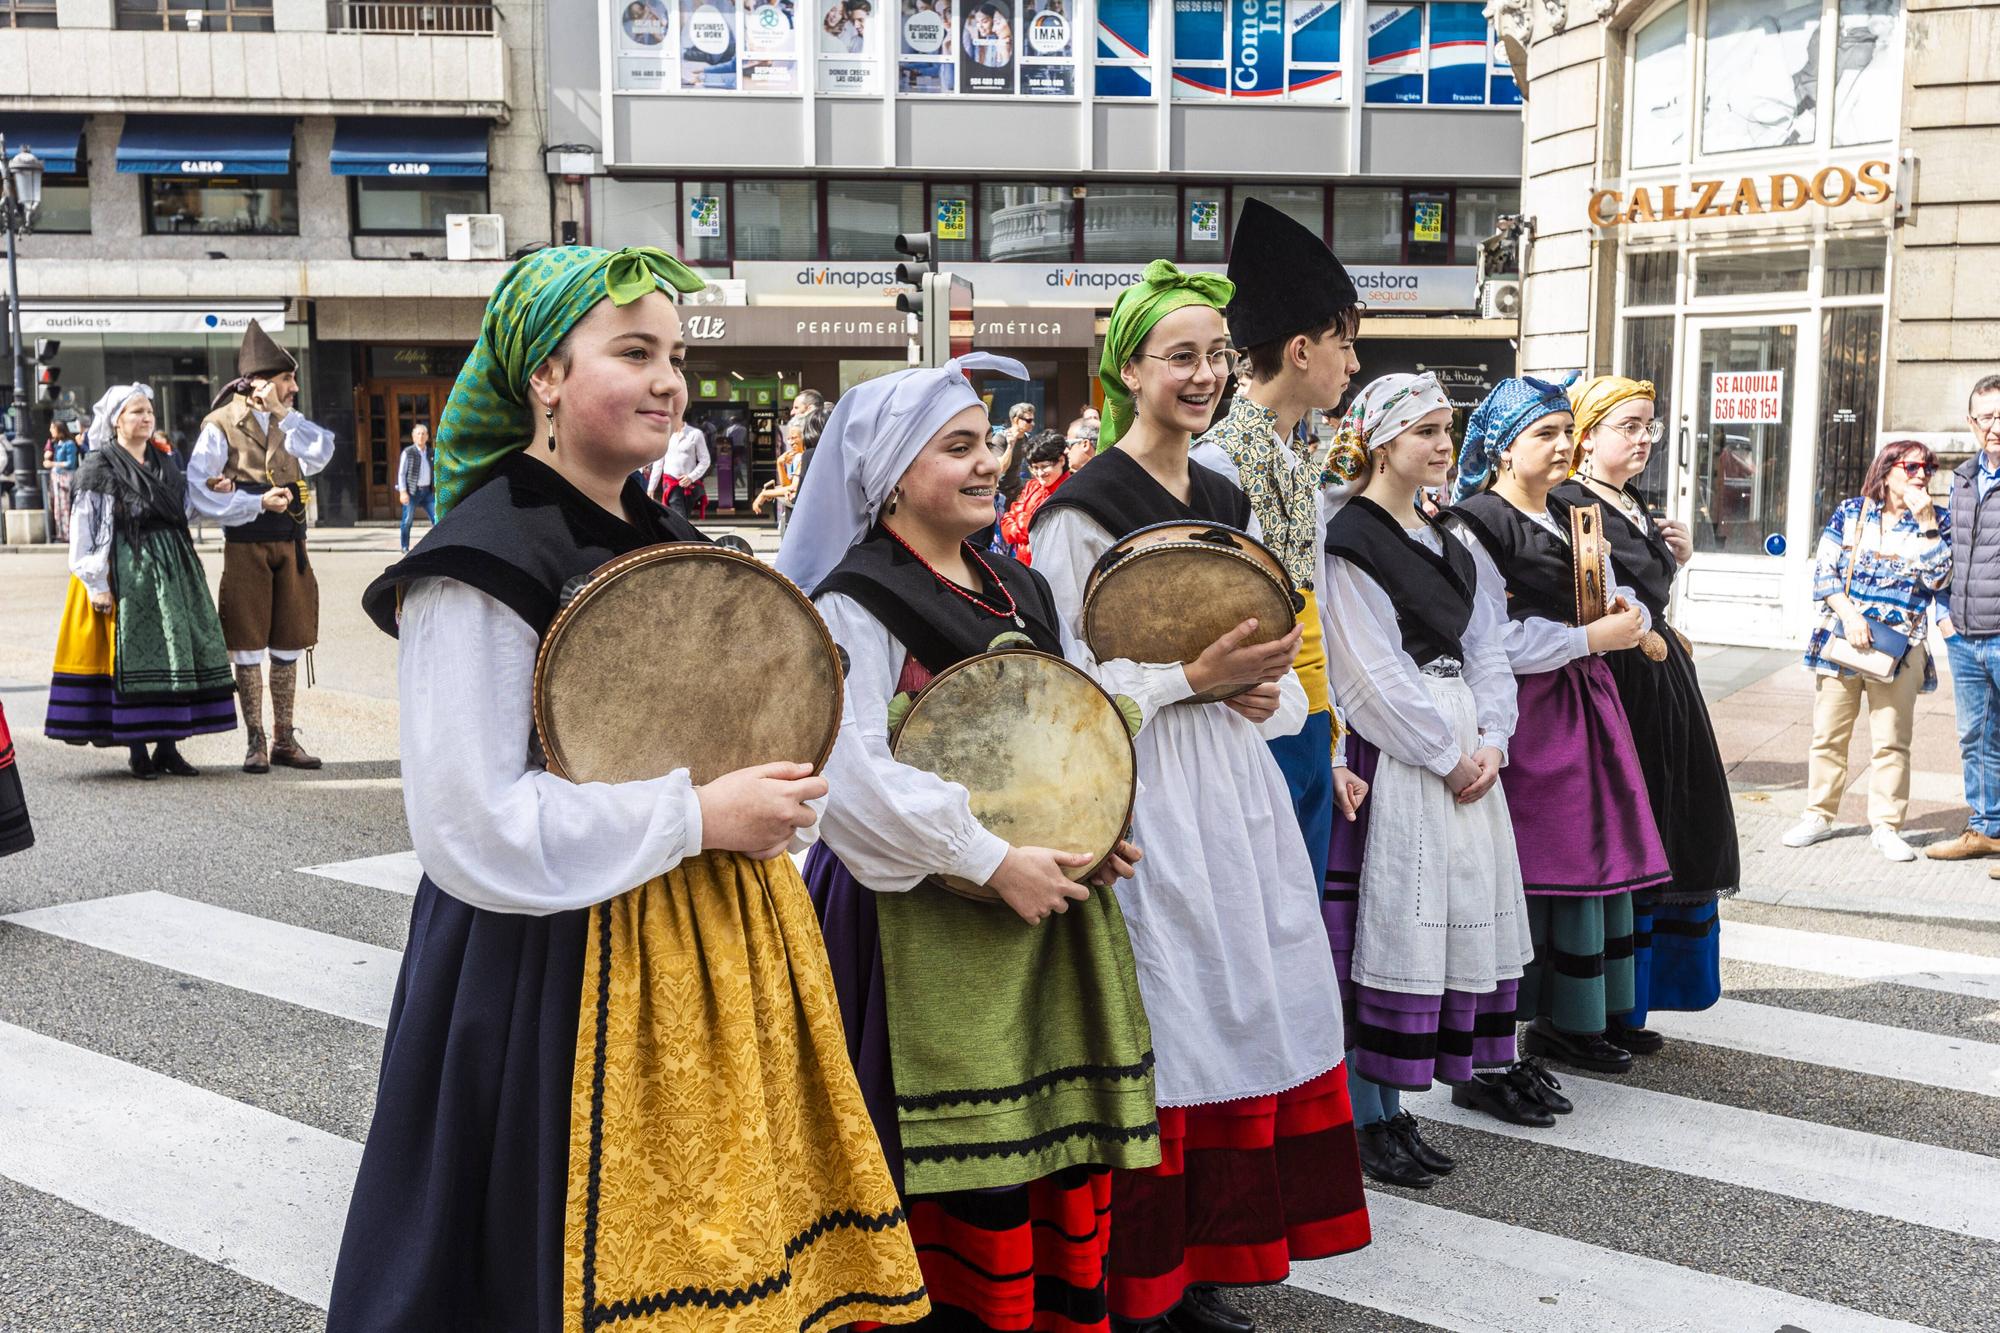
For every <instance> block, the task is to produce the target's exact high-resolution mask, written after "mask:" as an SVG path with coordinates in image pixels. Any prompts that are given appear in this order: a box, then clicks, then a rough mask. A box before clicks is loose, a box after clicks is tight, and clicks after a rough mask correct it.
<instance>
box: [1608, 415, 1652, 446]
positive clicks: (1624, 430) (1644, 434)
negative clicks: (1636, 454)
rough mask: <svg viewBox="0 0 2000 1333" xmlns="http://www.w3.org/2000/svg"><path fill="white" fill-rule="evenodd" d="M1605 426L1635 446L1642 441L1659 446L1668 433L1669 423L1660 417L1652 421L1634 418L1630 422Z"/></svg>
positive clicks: (1610, 423) (1612, 423) (1612, 422)
mask: <svg viewBox="0 0 2000 1333" xmlns="http://www.w3.org/2000/svg"><path fill="white" fill-rule="evenodd" d="M1605 425H1606V426H1607V427H1608V428H1609V429H1611V430H1614V431H1616V432H1618V433H1619V434H1620V435H1623V436H1624V437H1625V438H1626V439H1628V440H1631V441H1632V442H1633V443H1635V444H1636V443H1638V442H1639V441H1640V440H1644V441H1646V443H1648V444H1658V443H1659V442H1660V440H1661V439H1662V438H1663V437H1664V436H1665V435H1666V433H1667V423H1666V422H1664V421H1662V420H1660V419H1659V418H1658V417H1653V418H1651V419H1650V420H1647V419H1644V418H1640V417H1634V418H1632V419H1631V420H1629V421H1610V422H1606V423H1605Z"/></svg>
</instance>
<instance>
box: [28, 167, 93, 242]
mask: <svg viewBox="0 0 2000 1333" xmlns="http://www.w3.org/2000/svg"><path fill="white" fill-rule="evenodd" d="M35 230H36V231H37V232H40V233H41V234H42V235H44V236H62V235H80V234H82V233H84V232H88V231H89V230H90V177H89V176H87V175H85V174H84V173H83V172H81V171H79V172H75V173H73V174H69V175H62V176H44V177H42V204H41V207H39V208H37V209H36V210H35Z"/></svg>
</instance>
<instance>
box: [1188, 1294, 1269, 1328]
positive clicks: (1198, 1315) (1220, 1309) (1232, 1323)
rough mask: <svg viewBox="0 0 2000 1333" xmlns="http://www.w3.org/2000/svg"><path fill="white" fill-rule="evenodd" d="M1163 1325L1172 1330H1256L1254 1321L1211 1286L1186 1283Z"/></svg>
mask: <svg viewBox="0 0 2000 1333" xmlns="http://www.w3.org/2000/svg"><path fill="white" fill-rule="evenodd" d="M1167 1327H1168V1328H1170V1329H1172V1330H1174V1333H1257V1321H1256V1320H1254V1319H1252V1318H1251V1317H1250V1316H1249V1315H1246V1314H1244V1313H1243V1312H1242V1311H1241V1310H1239V1309H1237V1308H1236V1307H1235V1306H1233V1305H1231V1304H1229V1303H1228V1302H1227V1301H1225V1300H1223V1299H1222V1297H1220V1296H1218V1295H1217V1294H1216V1291H1215V1288H1214V1287H1207V1286H1202V1287H1189V1288H1188V1289H1187V1294H1186V1295H1185V1296H1183V1297H1181V1303H1180V1304H1179V1305H1176V1306H1175V1307H1174V1309H1173V1313H1171V1314H1169V1315H1168V1316H1167Z"/></svg>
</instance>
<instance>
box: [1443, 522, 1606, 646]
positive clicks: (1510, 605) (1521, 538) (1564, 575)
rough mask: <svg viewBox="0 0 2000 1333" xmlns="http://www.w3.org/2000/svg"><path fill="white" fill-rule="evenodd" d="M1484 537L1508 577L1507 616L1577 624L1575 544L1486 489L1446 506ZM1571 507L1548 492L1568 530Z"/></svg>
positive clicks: (1488, 549)
mask: <svg viewBox="0 0 2000 1333" xmlns="http://www.w3.org/2000/svg"><path fill="white" fill-rule="evenodd" d="M1447 512H1448V513H1449V514H1450V515H1451V516H1452V517H1454V518H1456V519H1457V520H1458V521H1459V522H1461V523H1463V524H1464V525H1465V530H1466V531H1467V532H1470V533H1471V534H1472V535H1473V536H1474V537H1476V538H1478V539H1479V544H1480V545H1481V546H1483V547H1485V548H1486V554H1488V555H1490V556H1492V557H1493V563H1494V564H1495V565H1497V566H1498V567H1499V569H1500V576H1501V577H1502V578H1504V579H1506V580H1507V618H1508V619H1510V620H1529V619H1541V620H1555V621H1560V622H1561V623H1563V624H1565V625H1574V624H1576V623H1577V615H1576V566H1575V563H1574V562H1573V561H1572V559H1571V552H1570V545H1569V543H1568V542H1566V541H1564V540H1563V539H1562V538H1560V537H1558V536H1556V535H1555V534H1554V533H1553V532H1550V531H1549V530H1548V529H1547V528H1545V527H1543V526H1542V525H1541V524H1539V523H1537V522H1535V521H1534V520H1533V519H1531V518H1529V517H1528V516H1527V515H1526V514H1524V513H1522V512H1521V511H1520V510H1518V509H1516V508H1514V506H1513V505H1511V504H1508V503H1507V502H1506V501H1505V500H1503V499H1501V498H1500V497H1499V496H1497V495H1495V494H1494V493H1493V492H1492V491H1482V492H1480V493H1479V494H1478V495H1474V496H1471V497H1470V498H1468V499H1466V500H1465V501H1463V502H1462V503H1460V504H1458V505H1456V506H1454V507H1453V508H1452V509H1450V510H1448V511H1447ZM1569 515H1570V508H1569V506H1568V505H1567V504H1565V503H1563V502H1562V501H1561V500H1558V499H1556V498H1555V497H1554V496H1550V497H1549V517H1550V518H1552V519H1554V520H1555V521H1556V523H1557V524H1559V525H1560V526H1561V527H1562V528H1563V529H1564V530H1565V531H1567V530H1568V528H1569Z"/></svg>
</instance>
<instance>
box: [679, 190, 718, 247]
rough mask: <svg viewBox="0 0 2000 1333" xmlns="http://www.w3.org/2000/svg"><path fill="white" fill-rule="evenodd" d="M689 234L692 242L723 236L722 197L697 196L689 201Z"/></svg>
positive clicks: (710, 195)
mask: <svg viewBox="0 0 2000 1333" xmlns="http://www.w3.org/2000/svg"><path fill="white" fill-rule="evenodd" d="M687 209H688V216H687V234H688V237H689V239H691V240H713V239H715V238H717V237H719V236H721V235H722V196H721V195H719V194H697V195H694V196H692V197H691V198H689V200H688V205H687Z"/></svg>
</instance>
